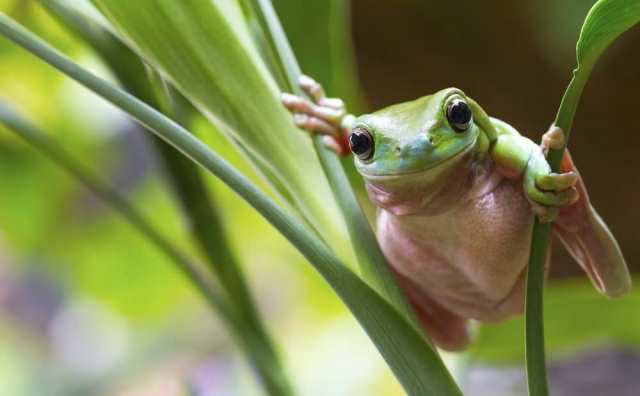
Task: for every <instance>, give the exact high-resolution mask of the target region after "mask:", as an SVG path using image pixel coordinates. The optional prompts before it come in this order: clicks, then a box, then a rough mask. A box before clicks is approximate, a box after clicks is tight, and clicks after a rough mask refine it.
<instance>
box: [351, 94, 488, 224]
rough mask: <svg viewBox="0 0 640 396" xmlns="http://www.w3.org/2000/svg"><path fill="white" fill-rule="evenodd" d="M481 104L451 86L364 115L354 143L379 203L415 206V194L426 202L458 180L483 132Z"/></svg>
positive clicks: (359, 163) (355, 129) (358, 161)
mask: <svg viewBox="0 0 640 396" xmlns="http://www.w3.org/2000/svg"><path fill="white" fill-rule="evenodd" d="M476 107H477V106H474V104H473V103H471V100H470V99H468V98H467V97H466V95H465V94H464V93H463V92H462V91H460V90H459V89H456V88H448V89H444V90H442V91H439V92H437V93H435V94H433V95H430V96H425V97H422V98H420V99H417V100H414V101H412V102H406V103H401V104H397V105H394V106H391V107H388V108H385V109H383V110H380V111H378V112H375V113H373V114H366V115H363V116H361V117H359V118H358V119H357V120H356V121H355V123H354V126H353V129H352V132H351V134H350V135H349V144H350V146H351V150H352V152H353V153H354V156H355V157H356V158H355V163H356V168H357V169H358V171H359V172H360V173H361V174H362V175H363V176H364V178H365V180H366V182H367V187H368V190H369V195H370V197H371V198H372V199H373V201H374V203H376V204H377V205H378V206H381V207H387V208H388V206H392V205H390V204H389V203H390V202H391V203H394V204H395V203H397V202H396V201H398V199H401V201H402V202H403V203H405V204H407V205H409V206H412V205H413V206H415V205H417V204H418V203H417V202H408V201H407V197H408V196H412V197H414V198H416V199H418V198H419V199H420V200H421V202H420V204H424V200H428V199H429V196H430V195H431V194H436V193H437V192H438V191H440V190H442V188H443V187H447V186H446V185H445V184H448V186H449V187H450V186H451V185H453V184H455V181H451V180H447V178H448V177H450V176H451V173H452V172H454V171H455V170H456V169H457V168H460V166H459V165H460V164H461V163H462V162H464V160H465V159H466V158H468V157H469V156H467V155H465V154H467V153H471V152H473V151H474V147H476V143H477V142H478V140H479V137H481V136H482V134H483V130H482V128H481V127H479V126H478V125H477V123H476V122H475V121H474V118H475V116H476V114H474V110H475V108H476ZM478 109H479V107H478ZM485 116H486V115H485ZM383 198H384V199H383ZM409 209H410V208H409ZM409 209H407V210H404V209H402V210H398V211H399V212H410V211H411V210H409Z"/></svg>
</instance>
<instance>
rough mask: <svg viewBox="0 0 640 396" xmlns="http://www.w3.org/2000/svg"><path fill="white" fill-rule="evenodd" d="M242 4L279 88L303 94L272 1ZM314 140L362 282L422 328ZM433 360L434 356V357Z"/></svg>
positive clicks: (337, 166)
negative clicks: (266, 49) (281, 80)
mask: <svg viewBox="0 0 640 396" xmlns="http://www.w3.org/2000/svg"><path fill="white" fill-rule="evenodd" d="M245 2H246V3H247V4H248V7H250V8H251V9H252V11H253V13H254V14H255V17H256V19H257V21H258V23H259V24H260V26H261V28H262V31H263V34H264V35H265V36H266V37H265V41H266V43H267V44H268V45H269V46H270V52H271V53H272V54H274V55H273V56H272V58H273V59H275V60H277V62H278V64H277V65H274V68H277V69H279V70H280V73H281V74H283V75H285V76H286V86H283V87H281V89H283V90H285V91H287V92H295V93H296V94H298V95H304V93H303V92H302V91H301V89H300V88H299V87H298V84H297V81H298V78H299V77H300V74H301V71H300V67H299V65H298V62H297V60H296V59H295V55H294V54H293V51H292V49H291V46H290V45H289V42H288V40H287V38H286V35H285V33H284V30H283V29H282V26H281V25H280V22H279V20H278V17H277V15H276V13H275V10H274V9H273V6H272V4H271V1H270V0H246V1H245ZM313 140H314V146H315V149H316V152H317V153H318V157H319V158H320V163H321V164H322V168H323V170H324V172H325V174H326V176H327V178H328V179H329V184H330V186H331V189H332V191H333V194H334V196H335V197H336V200H337V201H338V205H339V206H340V209H341V210H342V214H343V215H344V217H345V220H346V222H347V230H348V231H349V236H350V238H351V242H352V244H353V246H354V250H355V252H356V256H357V258H358V263H359V264H360V269H361V271H362V273H363V275H364V276H365V279H367V280H369V281H370V282H371V283H372V284H373V285H375V286H376V287H377V289H378V290H379V291H380V292H381V293H382V294H383V295H384V296H385V297H386V298H388V299H389V301H391V302H392V304H393V305H394V306H395V307H396V309H398V310H399V311H400V312H402V313H403V314H404V315H405V316H406V317H407V318H408V320H409V321H411V323H413V324H414V325H415V326H416V328H417V329H422V326H421V325H420V323H419V321H418V319H417V317H416V315H415V312H414V310H413V308H411V306H410V305H409V303H408V301H407V298H406V296H405V294H404V292H403V291H402V290H401V289H400V287H399V286H398V283H397V280H396V278H395V276H394V274H393V272H392V271H391V267H390V266H389V264H388V263H387V260H386V259H385V257H384V255H383V254H382V251H381V249H380V246H379V245H378V242H377V240H376V237H375V234H374V233H373V230H372V229H371V226H370V225H369V222H368V220H367V218H366V216H365V214H364V212H363V211H362V209H361V207H360V205H359V204H358V201H357V199H356V196H355V193H354V192H353V188H352V187H351V184H350V183H349V180H348V178H347V175H346V174H345V172H344V168H343V167H342V164H341V163H340V161H339V159H338V157H337V156H336V155H335V153H333V152H331V151H330V150H328V149H327V148H326V147H325V146H324V144H323V143H322V136H320V135H318V134H316V136H314V137H313ZM436 356H437V355H436ZM434 358H437V357H435V356H434Z"/></svg>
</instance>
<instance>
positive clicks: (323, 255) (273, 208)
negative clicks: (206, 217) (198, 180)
mask: <svg viewBox="0 0 640 396" xmlns="http://www.w3.org/2000/svg"><path fill="white" fill-rule="evenodd" d="M0 34H2V35H3V36H5V37H7V38H8V39H10V40H12V41H13V42H14V43H16V44H18V45H20V46H22V47H23V48H25V49H26V50H28V51H29V52H31V53H32V54H34V55H36V56H38V57H40V58H41V59H43V60H44V61H46V62H47V63H49V64H50V65H52V66H54V67H56V68H57V69H58V70H60V71H62V72H63V73H65V74H66V75H68V76H69V77H71V78H73V79H74V80H76V81H78V82H79V83H81V84H83V85H85V86H86V87H87V88H89V89H90V90H92V91H93V92H95V93H97V94H98V95H100V96H102V97H103V98H105V99H106V100H108V101H109V102H111V103H112V104H114V105H116V106H117V107H118V108H120V109H121V110H123V111H125V112H126V113H127V114H129V115H130V116H131V117H132V118H134V119H136V120H138V122H140V123H141V124H143V125H145V126H147V127H148V128H149V130H151V131H153V132H154V133H156V134H157V135H158V136H160V137H161V138H162V139H164V140H165V141H167V142H168V143H169V144H171V145H173V146H174V147H176V148H177V149H178V150H180V151H181V152H182V153H184V154H185V155H186V156H187V157H189V158H190V159H192V160H193V161H194V162H196V163H197V164H199V165H200V166H202V167H203V168H204V169H206V170H207V171H209V172H211V173H212V174H213V175H215V176H217V177H218V178H219V179H220V180H222V181H223V182H224V183H225V184H227V185H228V186H229V187H230V188H231V189H232V190H233V191H235V192H236V193H237V194H238V195H239V196H240V197H242V198H243V199H244V200H245V201H246V202H247V203H249V204H250V205H251V206H253V207H254V208H255V209H256V210H257V211H258V212H259V213H260V214H261V215H262V216H264V218H265V219H266V220H267V221H269V222H270V223H271V224H272V225H273V226H274V227H275V228H276V229H278V230H279V231H280V232H281V233H282V235H283V236H285V237H286V238H287V239H288V240H289V241H290V242H291V243H292V245H293V246H295V247H296V248H297V249H298V250H299V251H300V252H301V253H302V254H303V255H304V256H305V258H307V260H308V261H309V262H310V263H311V264H312V265H314V267H315V269H316V270H317V271H318V272H319V273H320V274H321V275H322V276H323V277H324V279H325V280H326V281H327V282H328V283H329V285H330V286H331V287H332V288H333V290H334V291H335V292H336V294H338V296H339V297H340V298H341V299H342V301H344V303H345V304H346V305H347V307H348V308H349V310H350V311H351V312H352V313H353V315H354V316H355V317H356V319H357V320H358V321H359V322H360V324H361V325H362V327H363V328H364V330H365V331H366V332H367V333H368V334H369V336H370V338H371V339H372V341H373V342H374V343H375V345H376V347H377V348H378V350H379V351H380V353H381V354H382V356H383V357H384V358H385V360H386V361H387V362H388V363H389V366H390V367H391V369H392V370H393V372H394V373H395V375H396V377H397V378H398V379H399V380H400V382H401V383H402V384H403V386H404V387H405V389H406V390H407V393H408V394H410V395H415V396H418V395H442V396H449V395H461V393H460V390H459V389H458V388H457V386H456V384H455V382H454V381H453V379H452V378H451V376H449V375H442V373H447V371H446V369H445V368H444V365H443V364H442V361H441V360H440V359H433V358H432V356H433V350H432V349H431V347H430V346H428V345H427V344H426V343H425V341H424V337H423V335H422V334H421V333H420V332H419V331H418V330H416V329H415V327H414V326H412V325H411V324H410V323H409V322H407V320H406V319H405V318H404V316H403V315H401V314H400V313H399V312H398V311H397V310H396V309H395V308H394V307H393V306H392V305H391V304H390V303H389V302H388V301H387V300H386V299H384V298H383V297H381V296H380V295H379V294H378V293H377V292H376V291H375V290H373V289H372V288H371V287H370V286H368V285H367V284H366V283H365V282H364V281H363V280H362V279H360V278H359V277H358V276H357V275H356V274H354V273H353V272H352V271H351V270H350V269H349V268H347V267H346V266H345V265H344V264H343V263H342V262H341V261H340V260H338V259H337V258H336V257H335V255H334V254H333V252H332V251H331V250H330V249H329V248H328V247H327V245H326V244H325V243H324V241H322V240H320V239H319V238H317V237H316V236H315V232H314V231H313V230H311V229H310V228H309V227H308V226H306V225H305V224H304V223H301V222H300V221H298V220H296V218H295V217H294V216H292V215H291V214H290V213H288V212H287V211H285V210H284V209H282V208H281V207H280V206H278V205H277V204H276V203H275V202H274V201H273V200H272V199H271V198H269V197H268V196H266V195H265V194H264V193H262V192H261V191H260V190H259V189H258V188H257V187H256V186H255V185H253V184H252V183H251V182H250V181H249V180H248V179H247V178H245V177H244V176H243V175H241V174H240V173H239V172H238V171H237V170H235V169H234V168H233V167H231V166H230V165H229V164H228V163H227V162H226V161H224V159H222V158H221V157H220V156H218V155H217V154H216V153H214V152H213V151H211V149H209V148H208V147H207V146H206V145H204V144H203V143H202V142H200V141H199V140H198V139H196V138H195V137H194V136H192V135H191V134H190V133H189V132H188V131H186V130H185V129H184V128H182V127H181V126H180V125H178V124H176V123H175V122H173V121H172V120H170V119H169V118H167V117H166V116H164V115H162V114H161V113H159V112H157V111H155V110H154V109H153V108H151V107H150V106H148V105H146V104H145V103H143V102H141V101H140V100H138V99H136V98H135V97H133V96H131V95H129V94H127V93H126V92H123V91H121V90H119V89H117V88H116V87H114V86H112V85H111V84H109V83H108V82H106V81H104V80H102V79H100V78H98V77H96V76H94V75H93V74H91V73H90V72H88V71H86V70H85V69H83V68H82V67H80V66H78V65H77V64H75V63H74V62H72V61H71V60H69V59H68V58H66V57H65V56H64V55H62V54H60V53H59V52H58V51H56V50H54V49H53V48H51V47H50V46H49V45H48V44H46V43H44V42H43V41H42V40H40V39H39V38H38V37H36V36H35V35H33V34H32V33H31V32H29V31H27V30H25V29H24V28H23V27H21V26H20V25H18V24H17V23H15V22H14V21H12V20H11V19H10V18H8V17H7V16H6V15H4V14H0Z"/></svg>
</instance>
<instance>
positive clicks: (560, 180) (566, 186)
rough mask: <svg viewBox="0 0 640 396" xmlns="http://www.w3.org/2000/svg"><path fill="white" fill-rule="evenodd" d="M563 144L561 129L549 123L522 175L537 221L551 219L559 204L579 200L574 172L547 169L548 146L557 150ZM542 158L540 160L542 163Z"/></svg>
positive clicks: (563, 136) (559, 206)
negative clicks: (554, 171)
mask: <svg viewBox="0 0 640 396" xmlns="http://www.w3.org/2000/svg"><path fill="white" fill-rule="evenodd" d="M565 144H566V140H565V135H564V131H563V130H562V129H561V128H559V127H557V126H555V125H551V127H550V128H549V130H548V131H547V132H546V133H545V134H544V135H542V142H541V144H540V148H541V150H542V155H540V154H537V155H536V154H534V155H533V157H532V159H531V163H530V164H529V166H528V169H527V175H526V176H525V191H526V195H527V198H528V199H529V202H530V203H531V208H532V210H533V212H534V213H535V214H536V215H538V218H539V219H540V221H541V222H543V223H545V222H550V221H553V220H554V219H555V218H556V217H557V216H558V210H559V208H561V207H564V206H569V205H573V204H574V203H575V202H576V201H577V200H578V199H579V197H580V196H579V193H578V191H577V190H576V187H575V186H576V183H577V182H578V178H579V177H580V176H579V175H578V173H577V172H575V171H569V172H566V173H553V172H549V166H548V164H547V163H546V159H545V155H546V153H547V152H548V151H549V149H553V150H560V149H562V148H563V147H564V146H565ZM542 161H544V163H543V162H542Z"/></svg>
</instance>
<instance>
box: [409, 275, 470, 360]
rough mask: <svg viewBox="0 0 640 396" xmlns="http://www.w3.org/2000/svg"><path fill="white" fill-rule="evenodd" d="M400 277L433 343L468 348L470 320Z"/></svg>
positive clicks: (446, 347)
mask: <svg viewBox="0 0 640 396" xmlns="http://www.w3.org/2000/svg"><path fill="white" fill-rule="evenodd" d="M398 277H399V281H400V285H401V286H402V288H403V289H404V291H405V293H407V296H408V298H409V301H410V302H411V305H412V306H413V308H414V309H415V311H416V313H417V315H418V319H420V322H421V323H422V325H423V326H424V330H425V332H426V333H427V335H428V336H429V337H430V338H431V340H432V341H433V343H434V344H435V345H436V346H437V347H438V348H441V349H444V350H447V351H459V350H461V349H464V348H466V347H467V346H468V345H469V342H470V341H471V335H470V329H469V320H468V319H465V318H463V317H461V316H459V315H456V314H455V313H453V312H451V311H449V310H448V309H446V308H444V307H442V306H441V305H440V304H438V303H437V302H435V301H434V300H433V299H431V298H430V297H428V296H427V295H425V294H424V293H423V292H421V291H420V290H418V289H417V288H416V287H415V285H413V284H412V283H411V282H410V281H409V280H408V279H405V278H404V277H403V276H401V275H398Z"/></svg>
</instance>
